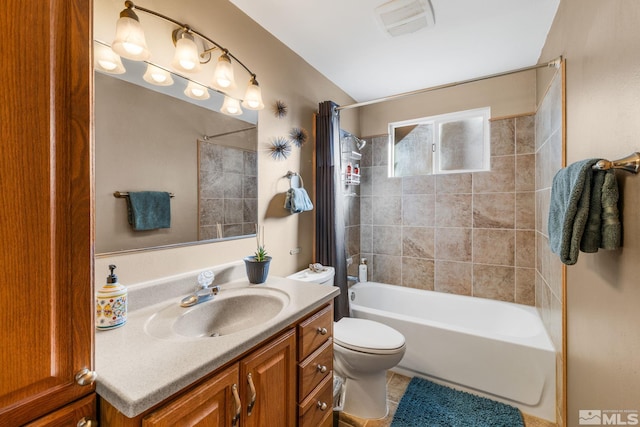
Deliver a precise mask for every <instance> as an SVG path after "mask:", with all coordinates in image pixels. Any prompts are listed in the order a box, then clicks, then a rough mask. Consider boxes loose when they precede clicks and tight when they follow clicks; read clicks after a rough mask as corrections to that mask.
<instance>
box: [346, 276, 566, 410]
mask: <svg viewBox="0 0 640 427" xmlns="http://www.w3.org/2000/svg"><path fill="white" fill-rule="evenodd" d="M349 299H350V304H351V315H352V316H353V317H359V318H363V319H371V320H376V321H379V322H381V323H384V324H386V325H389V326H391V327H393V328H395V329H396V330H398V331H399V332H401V333H402V334H403V335H404V336H405V338H406V343H407V350H406V353H405V355H404V358H403V359H402V361H401V362H400V364H399V365H398V367H397V368H396V369H394V370H397V371H398V372H400V373H405V374H409V375H417V376H423V377H427V378H431V379H435V380H436V381H438V382H441V383H445V384H447V383H448V385H450V386H453V387H455V388H459V389H463V390H467V391H471V392H473V393H475V394H480V395H485V396H486V397H489V398H491V399H494V400H499V401H502V402H505V403H507V404H511V405H513V406H517V407H519V408H520V409H521V410H522V411H523V412H526V413H528V414H531V415H535V416H537V417H540V418H544V419H547V420H551V421H553V420H555V414H556V411H555V404H556V399H555V389H556V383H555V372H556V369H555V350H554V347H553V344H552V343H551V340H550V339H549V336H548V335H547V333H546V331H545V329H544V326H543V324H542V321H541V320H540V317H539V315H538V312H537V310H536V309H535V308H533V307H528V306H524V305H520V304H513V303H508V302H501V301H494V300H488V299H482V298H472V297H467V296H460V295H452V294H445V293H441V292H433V291H424V290H417V289H411V288H405V287H401V286H392V285H385V284H382V283H375V282H366V283H357V284H356V285H354V286H352V287H351V288H350V290H349Z"/></svg>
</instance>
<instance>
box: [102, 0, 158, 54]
mask: <svg viewBox="0 0 640 427" xmlns="http://www.w3.org/2000/svg"><path fill="white" fill-rule="evenodd" d="M124 4H125V6H126V9H124V10H123V11H122V12H120V19H118V22H116V37H115V39H114V40H113V43H112V44H111V48H112V49H113V51H114V52H115V53H117V54H118V55H120V56H122V57H124V58H127V59H132V60H134V61H146V60H147V59H149V57H150V56H151V53H150V52H149V48H148V47H147V41H146V39H145V38H144V31H143V30H142V26H141V25H140V19H139V18H138V15H136V13H135V12H134V11H133V3H131V2H129V1H127V2H125V3H124Z"/></svg>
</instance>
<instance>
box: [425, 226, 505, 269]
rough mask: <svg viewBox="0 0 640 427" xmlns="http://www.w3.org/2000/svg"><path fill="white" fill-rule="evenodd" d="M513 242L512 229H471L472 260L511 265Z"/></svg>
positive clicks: (481, 262) (482, 262)
mask: <svg viewBox="0 0 640 427" xmlns="http://www.w3.org/2000/svg"><path fill="white" fill-rule="evenodd" d="M515 243H516V242H515V231H513V230H490V229H475V230H473V262H474V263H480V264H493V265H504V266H513V265H514V263H515ZM436 253H437V252H436Z"/></svg>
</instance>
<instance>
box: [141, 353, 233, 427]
mask: <svg viewBox="0 0 640 427" xmlns="http://www.w3.org/2000/svg"><path fill="white" fill-rule="evenodd" d="M237 384H238V365H237V364H235V365H233V366H231V367H230V368H228V369H226V370H224V371H223V372H221V373H219V374H217V375H216V376H215V377H214V378H212V379H210V380H208V381H205V382H204V383H202V384H200V385H199V386H197V387H196V388H194V389H192V390H190V391H189V392H187V393H186V394H184V395H182V396H180V397H178V398H176V399H174V400H172V401H171V403H168V404H166V405H164V406H163V407H161V408H160V409H158V410H156V411H154V412H152V413H151V414H149V415H147V416H146V417H144V419H143V420H142V426H143V427H173V426H178V425H179V426H184V427H195V426H197V427H223V426H224V427H227V426H232V425H236V424H237V423H235V424H234V417H235V416H236V414H237V413H238V409H239V408H240V407H239V406H237V404H236V396H238V395H237V393H238V391H237V387H238V386H237ZM234 388H235V390H236V391H235V392H234Z"/></svg>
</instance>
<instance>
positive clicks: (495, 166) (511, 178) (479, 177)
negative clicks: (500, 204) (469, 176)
mask: <svg viewBox="0 0 640 427" xmlns="http://www.w3.org/2000/svg"><path fill="white" fill-rule="evenodd" d="M514 189H515V156H498V157H491V171H489V172H474V173H473V192H474V193H504V192H509V191H514Z"/></svg>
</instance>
